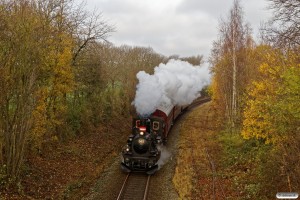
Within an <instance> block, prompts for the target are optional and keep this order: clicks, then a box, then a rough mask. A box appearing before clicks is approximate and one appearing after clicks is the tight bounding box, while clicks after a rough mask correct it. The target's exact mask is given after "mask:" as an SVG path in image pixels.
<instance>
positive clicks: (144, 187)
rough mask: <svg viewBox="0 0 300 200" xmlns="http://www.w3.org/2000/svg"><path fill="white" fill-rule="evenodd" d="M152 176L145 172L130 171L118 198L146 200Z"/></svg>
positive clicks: (123, 199)
mask: <svg viewBox="0 0 300 200" xmlns="http://www.w3.org/2000/svg"><path fill="white" fill-rule="evenodd" d="M150 177H151V175H147V174H144V173H132V172H131V173H128V175H127V176H126V178H125V180H124V182H123V185H122V188H121V190H120V192H119V195H118V197H117V200H146V199H147V195H148V189H149V183H150Z"/></svg>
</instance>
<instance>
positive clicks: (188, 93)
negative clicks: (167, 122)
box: [133, 59, 210, 116]
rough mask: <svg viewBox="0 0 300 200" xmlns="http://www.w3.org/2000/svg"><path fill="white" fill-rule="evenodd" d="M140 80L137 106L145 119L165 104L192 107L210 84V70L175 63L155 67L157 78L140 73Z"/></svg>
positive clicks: (185, 63) (138, 74)
mask: <svg viewBox="0 0 300 200" xmlns="http://www.w3.org/2000/svg"><path fill="white" fill-rule="evenodd" d="M136 76H137V78H138V80H139V83H138V85H137V91H136V95H135V99H134V101H133V104H134V106H135V108H136V111H137V113H138V114H139V115H141V116H147V115H150V114H151V113H152V112H154V111H155V109H156V108H157V107H158V106H159V105H160V104H162V103H166V104H173V105H187V104H190V103H192V101H193V100H195V99H196V98H197V97H199V96H200V91H201V90H202V88H203V87H204V86H206V85H208V84H209V82H210V74H209V69H208V67H200V66H193V65H191V64H189V63H188V62H185V61H179V60H173V59H172V60H170V61H169V62H168V63H167V64H163V63H162V64H160V65H159V66H157V67H155V69H154V74H153V75H150V74H147V73H146V72H144V71H140V72H138V73H137V75H136Z"/></svg>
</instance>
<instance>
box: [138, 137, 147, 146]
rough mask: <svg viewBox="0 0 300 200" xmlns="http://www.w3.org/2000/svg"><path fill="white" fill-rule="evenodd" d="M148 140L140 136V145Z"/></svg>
mask: <svg viewBox="0 0 300 200" xmlns="http://www.w3.org/2000/svg"><path fill="white" fill-rule="evenodd" d="M145 142H146V140H145V139H144V138H140V139H139V140H138V143H139V145H141V146H143V145H144V144H145Z"/></svg>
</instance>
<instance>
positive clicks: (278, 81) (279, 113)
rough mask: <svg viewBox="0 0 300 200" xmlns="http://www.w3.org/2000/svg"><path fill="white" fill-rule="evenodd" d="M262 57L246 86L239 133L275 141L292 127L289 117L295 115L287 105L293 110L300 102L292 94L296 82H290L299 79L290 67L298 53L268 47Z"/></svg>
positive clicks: (246, 136) (248, 136)
mask: <svg viewBox="0 0 300 200" xmlns="http://www.w3.org/2000/svg"><path fill="white" fill-rule="evenodd" d="M297 57H298V59H297ZM264 59H265V61H264V63H262V64H261V65H260V67H259V72H260V75H259V79H258V80H257V81H253V82H252V86H251V87H250V89H249V90H248V94H249V98H248V101H247V103H246V109H245V110H244V120H243V130H242V136H243V137H244V138H245V139H249V138H256V139H263V140H264V141H265V143H278V142H280V141H283V140H285V139H286V138H287V137H288V134H290V133H289V132H293V130H295V127H293V126H294V125H292V121H295V120H297V118H298V116H297V115H296V114H293V111H292V109H291V107H292V108H293V110H295V109H297V107H299V106H300V105H299V101H298V100H296V99H295V98H294V97H295V95H296V96H297V95H299V88H298V86H297V85H299V84H297V83H294V82H299V80H300V73H299V72H296V73H295V72H290V71H294V70H293V69H294V67H293V66H299V63H298V62H297V60H299V55H296V53H290V54H282V53H281V52H280V51H278V50H272V49H268V53H266V54H265V57H264ZM290 74H293V75H294V77H292V76H291V75H290ZM291 80H293V82H292V83H289V82H291ZM297 91H298V92H297ZM288 99H289V100H288ZM297 105H298V106H297Z"/></svg>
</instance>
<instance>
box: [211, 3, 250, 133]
mask: <svg viewBox="0 0 300 200" xmlns="http://www.w3.org/2000/svg"><path fill="white" fill-rule="evenodd" d="M250 32H251V31H250V28H249V26H248V25H247V24H244V22H243V11H242V8H241V6H240V4H239V1H234V5H233V7H232V9H231V10H230V15H229V18H228V21H222V22H221V24H220V30H219V34H220V37H219V39H218V40H217V41H215V42H214V44H213V49H212V53H211V57H210V63H211V65H212V72H213V82H212V89H213V93H214V95H213V99H214V100H215V102H216V104H217V105H218V106H219V109H220V110H222V111H223V113H224V116H225V118H226V119H227V121H228V122H229V124H230V126H231V127H234V126H235V124H236V123H238V121H239V120H240V117H241V106H242V97H243V93H244V91H245V87H246V85H247V83H248V81H249V80H251V78H250V77H247V76H246V77H245V76H244V75H245V74H249V70H251V66H249V54H250V51H251V49H252V48H253V46H254V42H253V40H252V38H251V35H250ZM247 80H248V81H247Z"/></svg>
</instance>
